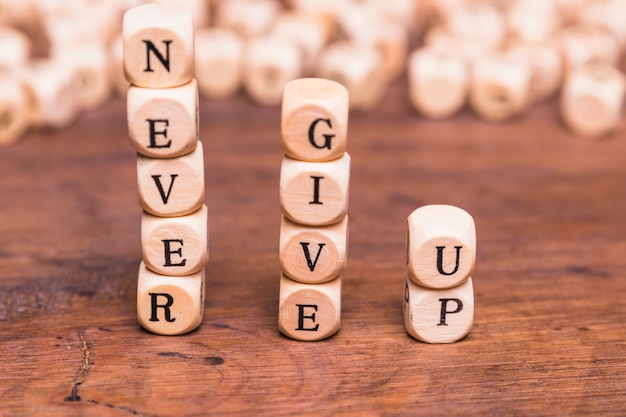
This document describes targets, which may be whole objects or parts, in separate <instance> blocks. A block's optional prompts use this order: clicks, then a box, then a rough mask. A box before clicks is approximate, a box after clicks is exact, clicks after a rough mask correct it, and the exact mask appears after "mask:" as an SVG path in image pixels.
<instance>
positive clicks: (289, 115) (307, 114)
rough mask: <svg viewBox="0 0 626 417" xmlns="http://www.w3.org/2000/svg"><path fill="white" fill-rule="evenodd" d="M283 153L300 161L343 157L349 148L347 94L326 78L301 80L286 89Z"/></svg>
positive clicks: (346, 91)
mask: <svg viewBox="0 0 626 417" xmlns="http://www.w3.org/2000/svg"><path fill="white" fill-rule="evenodd" d="M282 103H283V104H282V113H281V114H282V120H281V135H282V145H283V152H284V153H285V154H286V155H287V156H289V157H291V158H293V159H297V160H300V161H310V162H320V161H330V160H333V159H337V158H339V157H341V156H342V155H343V154H344V153H345V152H346V148H347V137H348V109H349V97H348V90H347V89H346V88H345V87H344V86H343V85H341V84H339V83H337V82H335V81H331V80H327V79H323V78H300V79H297V80H293V81H290V82H289V83H287V85H286V86H285V90H284V93H283V102H282Z"/></svg>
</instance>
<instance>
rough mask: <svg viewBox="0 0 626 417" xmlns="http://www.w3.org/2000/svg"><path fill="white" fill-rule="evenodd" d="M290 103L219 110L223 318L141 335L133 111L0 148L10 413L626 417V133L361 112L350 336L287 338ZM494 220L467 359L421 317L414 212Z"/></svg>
mask: <svg viewBox="0 0 626 417" xmlns="http://www.w3.org/2000/svg"><path fill="white" fill-rule="evenodd" d="M279 117H280V112H279V109H267V108H260V107H257V106H254V105H252V104H250V103H249V102H248V101H247V100H246V99H245V98H243V97H239V98H236V99H233V100H231V101H228V102H223V103H215V102H206V101H203V102H201V139H202V141H203V143H204V146H205V148H204V149H205V164H206V179H207V184H206V188H207V198H206V200H207V205H208V208H209V234H210V236H209V247H210V249H209V250H210V260H209V264H208V265H209V266H208V276H207V296H206V308H205V314H204V322H203V324H202V326H201V327H200V328H199V329H198V330H197V331H195V332H193V333H191V334H188V335H185V336H179V337H164V336H156V335H152V334H149V333H147V332H145V331H143V330H142V329H141V328H140V327H139V326H138V324H137V321H136V312H135V290H136V279H137V276H136V274H137V268H138V265H139V262H140V259H141V253H140V243H139V236H140V232H139V228H140V208H139V204H138V201H137V185H136V180H135V154H134V153H133V151H132V150H131V147H130V145H129V143H128V141H127V136H126V113H125V103H124V102H123V101H122V100H116V101H113V102H111V103H109V104H108V105H106V106H105V108H103V109H101V110H98V111H95V112H92V113H89V114H85V115H84V116H82V118H81V119H80V120H79V121H78V123H76V124H75V125H74V126H72V127H71V128H70V129H68V130H64V131H59V132H54V133H45V134H44V133H34V134H31V135H30V136H29V137H27V138H26V140H24V141H23V142H21V143H19V144H17V145H14V146H11V147H7V148H2V149H0V158H1V160H2V161H1V162H0V235H1V236H2V244H1V246H0V390H1V396H0V398H1V399H0V415H6V416H13V415H16V416H22V415H46V416H83V415H96V416H122V415H125V414H133V415H141V416H181V415H198V416H202V415H227V416H240V415H241V416H271V417H277V416H295V415H300V416H302V415H305V416H309V415H310V416H333V417H334V416H416V415H446V416H468V415H477V416H500V415H502V416H512V415H520V416H522V415H523V416H537V415H551V416H553V415H562V416H565V415H592V416H600V415H602V416H607V415H624V413H625V412H626V381H625V379H624V375H626V358H625V356H626V328H625V325H624V323H625V322H626V275H625V272H624V271H625V270H626V226H625V222H626V192H625V187H626V186H625V185H624V184H625V180H626V137H625V136H626V134H621V135H619V136H618V137H616V138H614V139H612V140H608V141H602V142H588V141H583V140H579V139H575V138H573V137H571V136H570V135H568V134H567V133H566V132H565V131H564V130H563V129H562V128H561V127H560V126H559V124H558V123H557V114H556V107H555V105H554V103H548V104H546V105H543V106H540V107H538V108H535V109H533V110H532V111H531V112H530V113H528V114H527V115H525V116H524V117H522V118H519V119H517V120H515V121H512V122H509V123H506V124H488V123H485V122H482V121H480V120H478V119H476V118H475V117H474V116H472V115H471V114H469V113H464V114H462V115H460V116H458V117H456V118H454V119H453V120H451V121H427V120H424V119H423V118H421V117H419V116H417V115H416V114H415V113H414V112H412V111H411V110H410V109H409V108H408V106H407V104H406V96H405V90H404V85H403V84H402V83H399V84H398V85H395V86H394V87H393V88H392V90H391V91H390V93H389V96H388V97H387V100H386V101H385V103H384V104H383V106H382V107H381V108H380V109H379V110H378V111H376V112H373V113H371V114H362V115H359V114H352V115H351V119H350V131H349V144H348V149H349V152H350V154H351V155H352V160H353V165H352V181H351V195H350V210H349V213H350V250H349V261H348V268H347V270H346V272H345V281H344V291H343V319H342V328H341V331H340V332H339V333H338V334H337V335H336V336H335V337H333V338H331V339H329V340H326V341H323V342H318V343H303V342H296V341H293V340H289V339H286V338H284V337H282V336H281V335H280V334H279V333H278V331H277V313H278V282H279V266H278V234H279V224H280V209H279V205H278V178H279V171H280V162H281V158H282V152H281V148H280V141H279V129H280V123H279V120H280V118H279ZM430 203H447V204H453V205H458V206H460V207H462V208H464V209H466V210H467V211H469V212H470V213H471V214H472V215H473V216H474V218H475V220H476V224H477V236H478V257H477V263H476V271H475V274H474V277H473V278H474V288H475V294H476V315H475V320H474V327H473V329H472V331H471V333H470V334H469V336H468V337H467V338H465V339H463V340H462V341H460V342H458V343H455V344H451V345H428V344H424V343H420V342H417V341H415V340H413V339H411V338H410V337H408V336H407V334H406V333H405V331H404V325H403V321H402V296H403V280H404V274H405V265H404V262H405V234H406V224H405V221H406V217H407V215H408V214H409V213H410V212H411V211H412V210H414V209H415V208H417V207H419V206H421V205H424V204H430Z"/></svg>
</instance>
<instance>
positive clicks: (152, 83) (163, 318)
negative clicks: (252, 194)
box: [123, 4, 208, 335]
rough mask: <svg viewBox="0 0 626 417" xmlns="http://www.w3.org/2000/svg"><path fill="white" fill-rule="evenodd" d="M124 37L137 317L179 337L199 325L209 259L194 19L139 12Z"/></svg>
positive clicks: (168, 8) (165, 11)
mask: <svg viewBox="0 0 626 417" xmlns="http://www.w3.org/2000/svg"><path fill="white" fill-rule="evenodd" d="M123 36H124V71H125V76H126V79H127V80H128V82H129V83H131V87H130V89H129V90H128V97H127V104H128V130H129V135H130V141H131V144H132V145H133V147H134V148H135V149H136V150H137V152H138V155H137V181H138V188H139V200H140V203H141V206H142V208H143V210H144V212H143V215H142V219H141V246H142V253H143V262H142V263H141V266H140V267H139V277H138V285H137V317H138V320H139V323H140V324H141V325H142V326H143V327H144V328H146V329H147V330H149V331H151V332H154V333H158V334H164V335H176V334H183V333H187V332H189V331H191V330H194V329H195V328H197V327H198V326H199V325H200V323H201V321H202V314H203V311H204V267H205V264H206V261H207V258H208V251H207V208H206V206H205V205H204V155H203V151H202V144H201V143H200V142H199V140H198V88H197V85H196V81H195V79H194V32H193V18H192V15H191V13H190V12H189V11H188V10H186V9H181V8H180V7H177V6H175V5H170V4H148V5H143V6H138V7H135V8H133V9H130V10H129V11H128V12H126V14H125V15H124V23H123Z"/></svg>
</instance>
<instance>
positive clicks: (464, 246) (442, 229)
mask: <svg viewBox="0 0 626 417" xmlns="http://www.w3.org/2000/svg"><path fill="white" fill-rule="evenodd" d="M475 260H476V226H475V224H474V219H473V218H472V216H471V215H470V214H469V213H468V212H466V211H465V210H463V209H461V208H458V207H454V206H449V205H444V204H433V205H428V206H423V207H420V208H418V209H417V210H415V211H413V213H411V214H410V215H409V217H408V236H407V269H408V274H409V277H410V278H411V280H413V282H415V283H416V284H419V285H421V286H423V287H427V288H451V287H455V286H457V285H460V284H461V283H463V282H464V281H465V280H467V279H468V278H469V276H470V275H471V273H472V271H473V270H474V262H475Z"/></svg>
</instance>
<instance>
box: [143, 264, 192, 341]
mask: <svg viewBox="0 0 626 417" xmlns="http://www.w3.org/2000/svg"><path fill="white" fill-rule="evenodd" d="M203 312H204V269H202V270H200V271H198V272H196V273H194V274H192V275H188V276H184V277H169V276H164V275H159V274H156V273H154V272H152V271H150V270H149V269H148V268H146V266H145V264H144V263H143V262H142V263H141V265H140V266H139V278H138V280H137V319H138V321H139V324H141V326H142V327H143V328H145V329H146V330H149V331H151V332H153V333H157V334H161V335H179V334H184V333H188V332H190V331H192V330H194V329H195V328H197V327H198V326H199V325H200V323H201V322H202V315H203Z"/></svg>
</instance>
